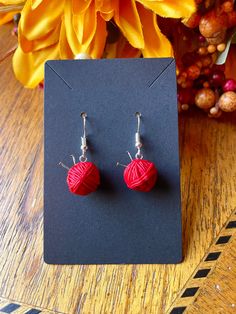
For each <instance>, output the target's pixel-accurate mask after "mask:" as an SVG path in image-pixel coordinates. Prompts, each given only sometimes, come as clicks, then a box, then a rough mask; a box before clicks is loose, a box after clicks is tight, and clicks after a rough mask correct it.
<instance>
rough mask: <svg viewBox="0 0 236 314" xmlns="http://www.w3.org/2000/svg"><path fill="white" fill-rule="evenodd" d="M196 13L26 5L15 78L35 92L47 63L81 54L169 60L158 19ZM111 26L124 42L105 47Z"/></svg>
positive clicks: (124, 2) (123, 3)
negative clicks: (113, 25)
mask: <svg viewBox="0 0 236 314" xmlns="http://www.w3.org/2000/svg"><path fill="white" fill-rule="evenodd" d="M0 1H2V0H0ZM12 1H13V0H12ZM194 10H195V5H194V0H181V1H180V0H157V1H153V0H137V1H135V0H60V1H55V0H54V1H53V0H27V1H26V3H25V6H24V8H23V10H22V12H21V19H20V23H19V29H18V34H19V47H18V48H17V50H16V52H15V55H14V57H13V67H14V71H15V74H16V77H17V78H18V79H19V80H20V81H21V82H22V83H23V84H24V85H25V86H26V87H31V88H32V87H35V86H37V85H38V83H40V82H41V81H42V80H43V72H44V63H45V61H46V60H48V59H71V58H74V57H75V56H76V55H78V54H80V53H87V54H88V55H89V56H90V57H91V58H101V57H102V56H103V55H104V56H107V57H117V56H118V57H134V56H138V55H139V54H141V53H142V54H143V56H144V57H167V56H171V55H172V47H171V44H170V43H169V41H168V39H167V38H166V37H165V36H164V35H163V34H162V33H161V31H160V29H159V27H158V25H157V20H156V15H157V14H158V15H160V16H163V17H173V18H181V17H185V18H186V17H189V16H190V15H191V14H192V13H193V12H194ZM111 20H112V23H115V24H116V26H117V27H118V28H119V30H120V31H121V33H122V36H120V37H119V39H118V41H117V42H116V43H114V44H107V46H106V39H107V22H108V21H111ZM105 47H106V48H105Z"/></svg>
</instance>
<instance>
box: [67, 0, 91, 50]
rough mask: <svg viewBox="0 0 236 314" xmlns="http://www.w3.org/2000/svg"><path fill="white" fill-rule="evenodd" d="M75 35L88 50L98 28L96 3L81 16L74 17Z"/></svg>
mask: <svg viewBox="0 0 236 314" xmlns="http://www.w3.org/2000/svg"><path fill="white" fill-rule="evenodd" d="M72 23H73V27H74V30H75V33H76V35H77V37H78V40H79V42H80V44H81V45H84V46H85V47H86V48H87V47H88V46H89V44H90V43H91V41H92V39H93V36H94V34H95V32H96V27H97V14H96V9H95V3H94V1H92V2H91V4H90V6H89V7H88V8H87V9H86V10H85V11H84V12H83V13H81V14H74V15H72Z"/></svg>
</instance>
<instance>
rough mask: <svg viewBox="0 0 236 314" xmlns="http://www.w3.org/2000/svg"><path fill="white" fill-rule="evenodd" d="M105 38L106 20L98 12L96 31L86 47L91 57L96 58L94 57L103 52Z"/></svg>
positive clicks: (99, 55)
mask: <svg viewBox="0 0 236 314" xmlns="http://www.w3.org/2000/svg"><path fill="white" fill-rule="evenodd" d="M106 38H107V30H106V22H105V21H104V20H103V18H102V17H101V16H100V14H99V13H98V14H97V28H96V33H95V35H94V38H93V41H92V42H91V45H90V46H89V49H88V54H89V55H90V56H91V57H92V58H94V59H96V58H101V57H102V55H103V52H104V47H105V44H106Z"/></svg>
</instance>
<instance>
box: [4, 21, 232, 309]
mask: <svg viewBox="0 0 236 314" xmlns="http://www.w3.org/2000/svg"><path fill="white" fill-rule="evenodd" d="M9 29H10V27H9V26H6V27H3V28H1V30H0V47H1V48H0V49H1V51H0V54H4V49H8V48H9V47H7V45H6V42H7V43H8V42H10V43H11V44H12V42H13V41H14V40H13V38H11V36H10V35H9V32H10V31H9ZM9 38H10V40H9ZM6 39H8V40H7V41H6ZM9 45H10V44H9ZM23 70H24V69H22V71H23ZM0 73H1V75H0V132H1V136H0V147H1V150H0V154H1V155H0V167H1V175H0V186H1V189H0V200H1V203H0V204H1V207H0V239H1V241H0V255H1V258H0V312H1V313H4V311H6V310H7V308H6V306H8V309H9V304H10V307H11V306H12V308H10V310H11V309H15V310H14V313H26V312H27V311H29V310H30V309H32V308H33V309H34V311H32V310H31V312H28V313H31V314H36V313H39V311H42V313H58V312H59V313H70V314H72V313H83V314H89V313H92V314H93V313H94V314H97V313H104V314H105V313H118V314H123V313H124V314H126V313H135V314H138V313H140V314H144V313H148V314H151V313H157V314H158V313H169V312H170V309H173V308H176V307H178V308H179V309H178V310H174V311H173V313H182V312H183V310H184V308H185V307H187V308H186V309H185V313H200V314H204V313H236V306H235V304H236V278H235V277H236V276H235V274H236V262H235V260H236V239H235V235H234V232H235V230H236V228H235V227H236V226H235V225H234V221H236V215H234V214H235V213H236V193H235V192H236V116H235V114H234V115H231V114H229V115H227V114H226V115H225V116H224V117H223V118H221V119H219V120H213V119H209V118H208V117H207V115H205V114H203V113H201V112H198V111H192V113H189V114H183V115H181V116H180V121H179V122H180V123H179V132H180V153H181V187H182V210H183V244H184V256H185V258H184V261H183V263H181V264H179V265H106V266H104V265H97V266H93V265H92V266H83V265H82V266H79V265H77V266H57V265H55V266H52V265H46V264H44V262H43V258H42V252H43V247H42V243H43V91H42V90H39V89H34V90H27V89H24V88H23V87H22V86H21V85H20V84H19V83H18V82H17V81H16V79H15V78H14V75H13V72H12V69H11V57H8V58H6V59H5V60H4V61H2V62H1V63H0ZM227 221H228V222H227ZM226 222H227V223H229V222H230V224H231V225H229V226H231V227H228V228H224V225H225V223H226ZM222 228H223V229H222ZM221 229H222V231H221ZM169 232H171V230H170V231H169ZM220 232H221V233H220ZM219 237H221V238H222V237H223V238H224V239H226V240H227V239H228V240H227V241H226V240H224V241H226V242H225V243H221V244H216V243H217V241H219ZM225 237H226V238H225ZM227 237H228V238H227ZM220 241H221V242H222V240H220ZM224 241H223V242H224ZM209 252H210V253H212V252H213V253H214V252H218V255H219V254H220V253H221V252H222V253H221V254H220V256H218V258H217V259H216V255H214V254H213V255H210V256H213V257H214V259H213V260H212V258H210V260H209V261H204V260H205V259H206V256H207V255H209ZM204 256H205V257H204ZM201 269H203V270H204V269H205V270H206V269H210V270H209V272H208V274H207V275H206V274H205V275H206V276H204V277H201V276H200V278H194V276H196V273H197V272H198V271H199V270H201ZM203 273H204V271H203V272H201V271H200V273H199V274H203ZM194 288H195V290H194ZM186 289H187V290H186ZM189 289H190V290H189ZM183 293H184V294H185V295H186V294H187V296H185V295H184V296H183ZM189 294H190V295H189ZM188 295H189V296H188ZM181 296H182V297H181ZM11 304H13V305H11ZM14 304H15V305H14ZM4 308H5V309H4ZM181 308H182V310H181ZM36 309H37V310H38V312H37V311H36Z"/></svg>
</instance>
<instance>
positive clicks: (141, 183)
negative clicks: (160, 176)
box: [124, 159, 157, 192]
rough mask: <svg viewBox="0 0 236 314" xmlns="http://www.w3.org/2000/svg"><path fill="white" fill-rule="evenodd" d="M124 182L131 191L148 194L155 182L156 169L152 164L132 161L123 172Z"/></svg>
mask: <svg viewBox="0 0 236 314" xmlns="http://www.w3.org/2000/svg"><path fill="white" fill-rule="evenodd" d="M124 180H125V183H126V184H127V186H128V188H130V189H131V190H136V191H142V192H149V191H150V190H151V189H152V188H153V187H154V185H155V183H156V180H157V169H156V167H155V165H154V163H153V162H151V161H148V160H143V159H134V160H132V162H131V163H130V164H128V166H127V167H126V168H125V171H124Z"/></svg>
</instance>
